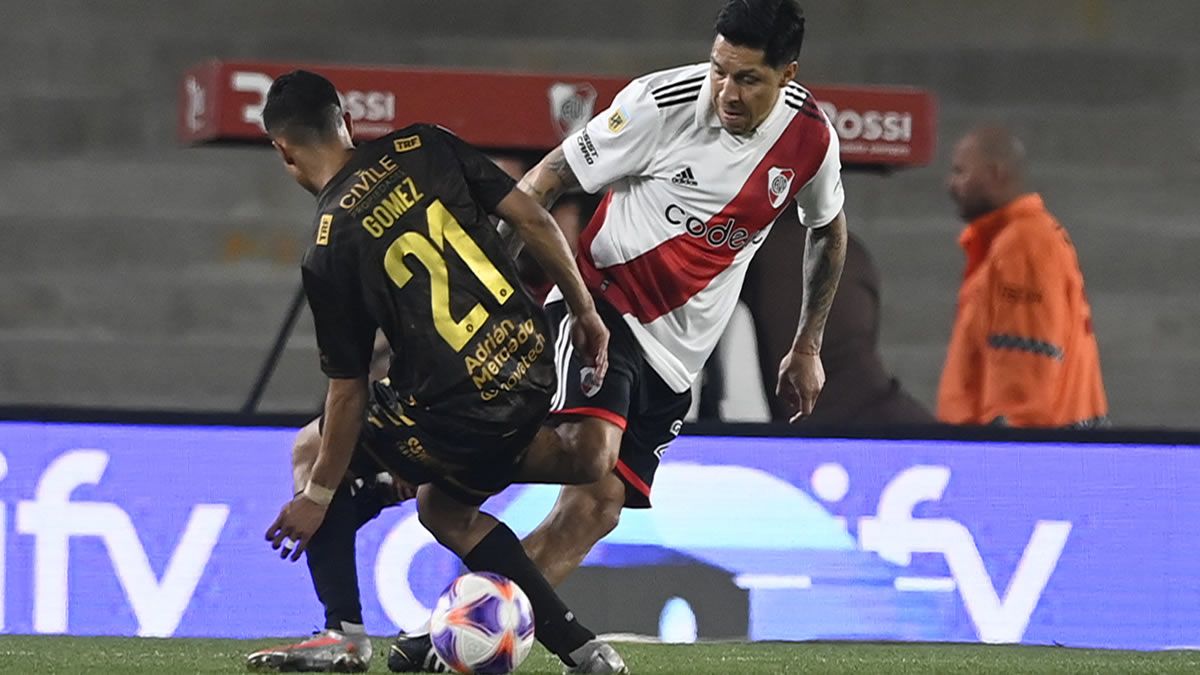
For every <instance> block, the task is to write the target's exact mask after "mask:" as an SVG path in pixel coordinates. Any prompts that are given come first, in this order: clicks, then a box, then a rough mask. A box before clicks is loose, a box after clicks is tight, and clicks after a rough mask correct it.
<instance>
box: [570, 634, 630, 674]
mask: <svg viewBox="0 0 1200 675" xmlns="http://www.w3.org/2000/svg"><path fill="white" fill-rule="evenodd" d="M571 660H572V661H574V662H575V663H576V665H574V666H566V667H564V668H563V672H564V673H598V674H600V675H629V667H628V666H626V665H625V660H624V659H622V658H621V655H620V654H618V653H617V650H615V649H613V648H612V646H610V645H609V644H608V643H607V642H601V641H599V640H592V641H590V642H588V643H587V644H585V645H584V646H582V647H580V648H579V649H576V650H575V651H573V652H571Z"/></svg>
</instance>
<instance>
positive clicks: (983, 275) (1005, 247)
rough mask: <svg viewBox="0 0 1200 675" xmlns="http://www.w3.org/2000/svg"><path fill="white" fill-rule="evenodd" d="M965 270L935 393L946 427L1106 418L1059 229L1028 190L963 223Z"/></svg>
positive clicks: (1091, 338)
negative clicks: (964, 225)
mask: <svg viewBox="0 0 1200 675" xmlns="http://www.w3.org/2000/svg"><path fill="white" fill-rule="evenodd" d="M959 244H960V245H962V247H963V249H964V250H965V251H966V254H967V269H966V275H965V278H964V280H963V284H962V288H961V289H960V290H959V292H958V313H957V315H956V316H955V319H954V330H953V332H952V334H951V336H950V347H949V350H948V352H947V354H946V366H945V368H944V369H943V370H942V381H941V386H940V387H939V390H938V409H937V416H938V419H940V420H942V421H943V422H948V423H950V424H997V423H999V424H1006V425H1009V426H1016V427H1068V426H1076V427H1087V426H1094V425H1097V424H1104V423H1106V422H1107V415H1108V402H1107V401H1106V400H1105V396H1104V384H1103V383H1102V381H1101V379H1100V352H1099V349H1098V348H1097V346H1096V336H1095V335H1094V334H1093V333H1092V310H1091V308H1090V307H1089V306H1088V301H1087V296H1086V295H1085V293H1084V290H1083V273H1082V272H1081V271H1080V270H1079V260H1078V259H1077V258H1076V255H1075V247H1074V245H1072V244H1071V239H1070V237H1068V236H1067V231H1066V230H1065V229H1063V227H1062V226H1061V225H1059V223H1058V221H1056V220H1055V219H1054V217H1053V216H1052V215H1050V213H1049V212H1048V211H1046V207H1045V205H1043V204H1042V198H1041V197H1040V196H1038V195H1036V194H1027V195H1023V196H1021V197H1018V198H1017V199H1015V200H1013V201H1012V202H1010V203H1009V204H1007V205H1006V206H1004V207H1002V208H1000V209H997V210H996V211H993V212H991V213H989V214H987V215H984V216H982V217H980V218H978V219H977V220H975V221H974V222H972V223H970V224H969V225H968V226H967V228H966V229H965V230H964V231H963V234H962V236H961V237H960V239H959Z"/></svg>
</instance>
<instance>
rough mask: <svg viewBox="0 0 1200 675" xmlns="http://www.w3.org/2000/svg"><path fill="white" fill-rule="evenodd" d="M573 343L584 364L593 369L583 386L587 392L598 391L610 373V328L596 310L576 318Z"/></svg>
mask: <svg viewBox="0 0 1200 675" xmlns="http://www.w3.org/2000/svg"><path fill="white" fill-rule="evenodd" d="M571 342H572V343H573V344H574V345H575V349H576V351H578V352H579V353H580V354H582V355H583V362H584V364H585V365H587V366H588V367H589V368H591V369H592V370H591V372H590V374H585V377H584V379H585V380H588V381H584V382H582V383H581V384H582V385H583V388H584V390H585V391H598V390H599V389H600V385H602V384H603V383H604V375H605V373H607V372H608V326H605V325H604V319H601V318H600V314H599V313H598V312H596V310H592V311H590V312H587V313H585V314H580V315H579V316H576V317H575V321H574V322H573V325H572V326H571Z"/></svg>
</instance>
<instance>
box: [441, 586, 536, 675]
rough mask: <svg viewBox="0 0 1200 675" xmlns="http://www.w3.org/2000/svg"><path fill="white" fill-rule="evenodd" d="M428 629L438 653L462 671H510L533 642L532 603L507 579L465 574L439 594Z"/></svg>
mask: <svg viewBox="0 0 1200 675" xmlns="http://www.w3.org/2000/svg"><path fill="white" fill-rule="evenodd" d="M429 634H430V636H431V637H432V639H433V648H434V649H435V650H436V651H437V653H438V656H440V657H442V660H443V661H445V662H446V663H447V664H449V666H450V667H451V668H453V669H454V670H456V671H458V672H460V673H466V674H468V675H470V674H471V673H479V674H480V675H485V674H487V675H490V674H491V673H511V672H512V671H514V670H516V669H517V666H519V665H521V662H522V661H524V660H525V657H526V656H528V655H529V649H530V648H531V647H532V646H533V608H532V607H531V606H530V604H529V598H528V597H526V596H525V591H522V590H521V588H520V586H517V585H516V584H515V583H513V582H512V581H510V580H509V579H506V578H505V577H502V576H500V575H499V574H490V573H487V572H483V573H478V574H465V575H463V576H461V577H459V578H457V579H455V580H454V583H452V584H450V586H449V587H448V588H447V589H446V591H445V592H444V593H442V597H440V598H438V602H437V606H436V607H434V609H433V617H432V618H431V619H430V622H429Z"/></svg>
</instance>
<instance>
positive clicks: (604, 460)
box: [577, 447, 620, 483]
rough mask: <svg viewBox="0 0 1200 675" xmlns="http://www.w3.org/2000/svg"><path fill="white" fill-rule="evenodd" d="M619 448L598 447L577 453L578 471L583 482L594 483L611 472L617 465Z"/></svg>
mask: <svg viewBox="0 0 1200 675" xmlns="http://www.w3.org/2000/svg"><path fill="white" fill-rule="evenodd" d="M619 453H620V449H619V448H609V447H600V448H596V449H595V450H594V451H592V452H590V453H581V454H580V455H577V457H578V458H579V461H578V473H579V475H580V477H581V481H582V482H584V483H594V482H596V481H598V480H601V479H603V478H604V477H605V476H609V475H611V474H612V472H613V470H614V469H616V467H617V455H618V454H619Z"/></svg>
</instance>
